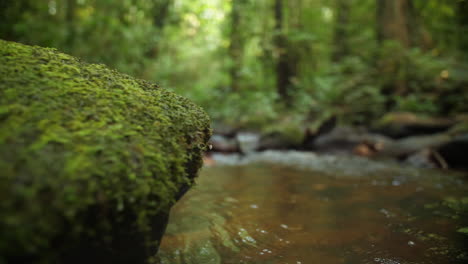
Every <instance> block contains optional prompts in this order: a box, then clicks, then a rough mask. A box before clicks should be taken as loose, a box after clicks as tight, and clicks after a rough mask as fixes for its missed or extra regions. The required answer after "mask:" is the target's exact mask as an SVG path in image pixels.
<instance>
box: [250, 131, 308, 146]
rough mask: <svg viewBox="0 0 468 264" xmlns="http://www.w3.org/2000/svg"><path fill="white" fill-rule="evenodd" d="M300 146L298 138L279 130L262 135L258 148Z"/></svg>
mask: <svg viewBox="0 0 468 264" xmlns="http://www.w3.org/2000/svg"><path fill="white" fill-rule="evenodd" d="M299 146H300V144H299V143H298V140H297V139H296V140H295V139H291V138H288V137H285V136H284V135H283V134H281V133H279V132H274V133H270V134H266V135H262V136H261V138H260V142H259V146H258V149H259V150H267V149H293V148H298V147H299Z"/></svg>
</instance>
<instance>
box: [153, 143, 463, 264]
mask: <svg viewBox="0 0 468 264" xmlns="http://www.w3.org/2000/svg"><path fill="white" fill-rule="evenodd" d="M210 164H213V165H211V166H205V168H203V169H202V171H201V174H200V177H199V178H198V180H197V184H196V185H195V186H194V187H193V188H192V189H191V190H190V191H189V192H188V193H187V194H186V195H185V196H184V197H183V198H182V200H181V201H179V202H178V204H177V205H176V206H175V207H174V208H173V209H172V212H171V218H170V221H169V225H168V228H167V232H166V235H165V236H164V238H163V241H162V245H161V248H160V252H159V258H160V259H161V263H165V264H172V263H184V264H218V263H259V264H262V263H289V264H299V263H303V264H309V263H320V264H338V263H343V264H354V263H356V264H358V263H359V264H361V263H381V264H398V263H400V264H410V263H411V264H415V263H418V264H423V263H437V264H449V263H450V264H454V263H467V262H468V254H467V252H468V250H467V246H466V245H468V244H467V242H468V239H467V238H468V236H467V235H466V234H462V233H459V232H457V230H458V229H460V228H461V227H463V224H466V222H465V223H463V221H466V219H463V217H461V216H460V215H457V214H456V213H455V212H452V211H451V210H452V209H450V208H449V207H447V206H446V204H447V201H451V199H452V200H454V199H455V200H456V199H461V198H462V197H464V196H468V195H467V193H468V192H467V190H468V188H467V184H466V183H467V177H466V175H465V174H464V173H457V172H449V171H442V170H421V169H414V168H410V167H401V165H399V164H395V163H386V162H380V161H379V162H377V161H370V160H366V159H362V158H356V157H339V156H323V155H322V156H320V155H315V154H313V153H301V152H295V151H289V152H273V151H271V152H265V153H257V154H251V155H247V156H239V155H215V156H213V157H212V158H211V162H210Z"/></svg>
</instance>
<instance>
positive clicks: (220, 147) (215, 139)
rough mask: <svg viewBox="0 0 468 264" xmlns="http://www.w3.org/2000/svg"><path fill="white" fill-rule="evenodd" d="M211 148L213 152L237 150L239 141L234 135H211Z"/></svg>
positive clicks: (238, 149)
mask: <svg viewBox="0 0 468 264" xmlns="http://www.w3.org/2000/svg"><path fill="white" fill-rule="evenodd" d="M210 144H211V147H212V148H211V150H212V151H215V152H226V153H229V152H239V151H240V148H239V143H238V141H237V139H236V138H235V137H231V138H230V137H226V136H223V135H219V134H218V135H213V136H212V137H211V139H210Z"/></svg>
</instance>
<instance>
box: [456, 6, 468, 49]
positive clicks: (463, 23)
mask: <svg viewBox="0 0 468 264" xmlns="http://www.w3.org/2000/svg"><path fill="white" fill-rule="evenodd" d="M457 17H458V26H459V37H458V43H459V48H460V50H461V52H462V53H464V54H466V55H467V56H468V0H460V1H458V7H457Z"/></svg>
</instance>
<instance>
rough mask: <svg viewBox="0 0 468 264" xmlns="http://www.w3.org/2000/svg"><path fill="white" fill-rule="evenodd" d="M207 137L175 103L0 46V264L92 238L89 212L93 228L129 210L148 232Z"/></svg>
mask: <svg viewBox="0 0 468 264" xmlns="http://www.w3.org/2000/svg"><path fill="white" fill-rule="evenodd" d="M209 137H210V128H209V118H208V116H207V115H206V114H205V112H204V111H203V110H202V109H201V108H199V107H197V106H196V105H194V104H193V103H191V102H189V101H188V100H186V99H185V98H182V97H180V96H177V95H175V94H173V93H171V92H168V91H166V90H164V89H161V88H158V87H157V86H155V85H153V84H150V83H148V82H145V81H142V80H137V79H134V78H131V77H129V76H127V75H124V74H120V73H118V72H115V71H113V70H110V69H108V68H106V67H105V66H103V65H95V64H87V63H84V62H81V61H80V60H79V59H77V58H74V57H72V56H69V55H66V54H62V53H59V52H57V51H56V50H53V49H47V48H40V47H31V46H26V45H21V44H17V43H12V42H6V41H2V40H0V233H1V234H2V235H1V237H0V256H5V255H17V254H35V253H38V252H41V254H42V252H44V250H45V249H47V248H49V247H51V246H54V240H56V239H57V237H58V236H60V237H62V236H63V234H64V232H65V233H66V234H67V235H66V237H67V238H68V237H80V236H81V235H82V234H84V233H86V234H88V235H92V234H93V232H95V230H93V228H94V227H90V226H88V225H87V224H86V223H85V222H86V221H85V220H84V218H85V217H86V215H87V212H89V208H97V210H95V212H96V213H97V214H99V216H96V219H97V221H98V222H97V223H96V224H95V225H93V226H99V227H105V226H106V225H108V224H109V223H110V222H112V221H114V220H115V219H111V218H115V217H116V216H117V217H118V216H119V212H124V211H125V212H128V211H131V212H132V214H133V215H135V223H134V224H135V225H136V226H138V228H139V229H140V230H149V229H150V225H149V223H148V222H149V219H150V218H151V216H154V215H156V214H158V213H160V212H162V211H167V210H168V209H169V208H170V206H171V205H172V204H173V203H174V199H175V198H174V197H175V196H176V195H177V193H178V192H179V190H180V188H181V187H182V186H184V185H187V184H190V183H191V179H192V178H193V177H195V175H196V172H197V170H198V169H199V168H200V167H201V162H202V161H201V155H202V152H203V151H204V150H205V148H206V142H207V140H208V139H209ZM64 228H67V229H70V230H64ZM0 259H1V257H0ZM0 262H2V261H1V260H0Z"/></svg>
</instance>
